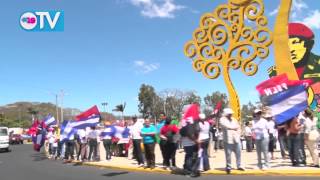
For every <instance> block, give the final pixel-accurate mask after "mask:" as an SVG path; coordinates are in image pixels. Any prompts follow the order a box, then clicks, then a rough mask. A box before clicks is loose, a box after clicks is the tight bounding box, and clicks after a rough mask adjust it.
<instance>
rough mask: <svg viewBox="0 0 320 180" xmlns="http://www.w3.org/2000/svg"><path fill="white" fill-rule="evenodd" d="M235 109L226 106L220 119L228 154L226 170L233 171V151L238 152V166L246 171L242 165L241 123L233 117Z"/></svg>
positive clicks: (225, 148)
mask: <svg viewBox="0 0 320 180" xmlns="http://www.w3.org/2000/svg"><path fill="white" fill-rule="evenodd" d="M233 113H234V112H233V110H232V109H230V108H225V109H224V110H223V117H221V119H220V125H221V127H222V131H223V141H224V151H225V156H226V172H227V174H230V173H231V169H232V168H231V153H232V151H233V152H234V153H235V154H236V161H237V168H238V170H240V171H244V168H242V167H241V144H240V143H241V141H240V125H239V123H238V121H237V120H236V119H235V118H233V117H232V115H233Z"/></svg>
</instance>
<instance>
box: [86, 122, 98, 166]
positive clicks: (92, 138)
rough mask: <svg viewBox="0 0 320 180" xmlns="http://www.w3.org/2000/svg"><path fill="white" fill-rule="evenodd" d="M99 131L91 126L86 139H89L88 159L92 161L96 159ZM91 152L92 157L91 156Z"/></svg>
mask: <svg viewBox="0 0 320 180" xmlns="http://www.w3.org/2000/svg"><path fill="white" fill-rule="evenodd" d="M99 135H100V133H99V131H98V130H96V127H95V126H92V127H91V131H90V132H89V134H88V141H89V157H88V160H89V161H93V160H96V159H97V155H98V154H97V153H98V137H99ZM92 154H93V157H92Z"/></svg>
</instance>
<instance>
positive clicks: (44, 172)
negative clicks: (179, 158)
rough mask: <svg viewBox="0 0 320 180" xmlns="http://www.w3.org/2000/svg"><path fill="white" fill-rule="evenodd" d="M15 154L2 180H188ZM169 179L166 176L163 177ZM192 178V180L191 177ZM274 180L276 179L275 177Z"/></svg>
mask: <svg viewBox="0 0 320 180" xmlns="http://www.w3.org/2000/svg"><path fill="white" fill-rule="evenodd" d="M11 148H12V152H10V153H4V152H3V153H0V179H1V180H25V179H28V180H43V179H45V180H65V179H67V180H73V179H74V180H100V179H103V180H108V179H111V178H112V180H118V179H119V180H126V179H127V180H142V179H152V180H163V179H164V178H166V179H174V180H185V179H186V177H185V176H179V175H163V174H151V173H133V172H126V171H117V170H108V169H99V168H95V167H86V166H75V165H73V164H62V162H61V161H59V160H58V161H52V160H48V159H46V158H45V156H44V155H43V154H41V153H36V152H34V151H33V150H32V146H31V145H17V146H12V147H11ZM164 176H166V177H164ZM277 178H279V179H283V180H286V179H288V180H289V179H290V180H295V179H296V180H298V179H301V177H295V178H294V177H277ZM188 179H190V178H188ZM197 179H201V180H202V179H203V180H209V179H210V180H212V179H215V180H219V179H221V180H224V179H225V180H227V179H237V180H256V179H260V180H270V179H271V178H270V177H257V176H216V177H213V176H203V177H200V178H197ZM272 179H273V178H272ZM309 179H310V180H311V179H319V177H314V178H312V177H306V178H304V180H309Z"/></svg>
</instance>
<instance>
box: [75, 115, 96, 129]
mask: <svg viewBox="0 0 320 180" xmlns="http://www.w3.org/2000/svg"><path fill="white" fill-rule="evenodd" d="M99 122H100V115H94V116H90V117H88V118H85V119H81V120H79V121H73V122H72V124H71V126H72V127H73V128H75V129H85V128H87V127H95V126H97V125H98V124H99Z"/></svg>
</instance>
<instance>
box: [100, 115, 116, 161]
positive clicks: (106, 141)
mask: <svg viewBox="0 0 320 180" xmlns="http://www.w3.org/2000/svg"><path fill="white" fill-rule="evenodd" d="M104 125H105V128H104V130H103V131H102V132H101V134H100V137H101V139H102V140H103V146H104V148H105V150H106V160H111V145H112V137H114V135H115V133H116V129H115V127H114V126H111V123H110V122H109V121H106V122H105V123H104Z"/></svg>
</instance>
